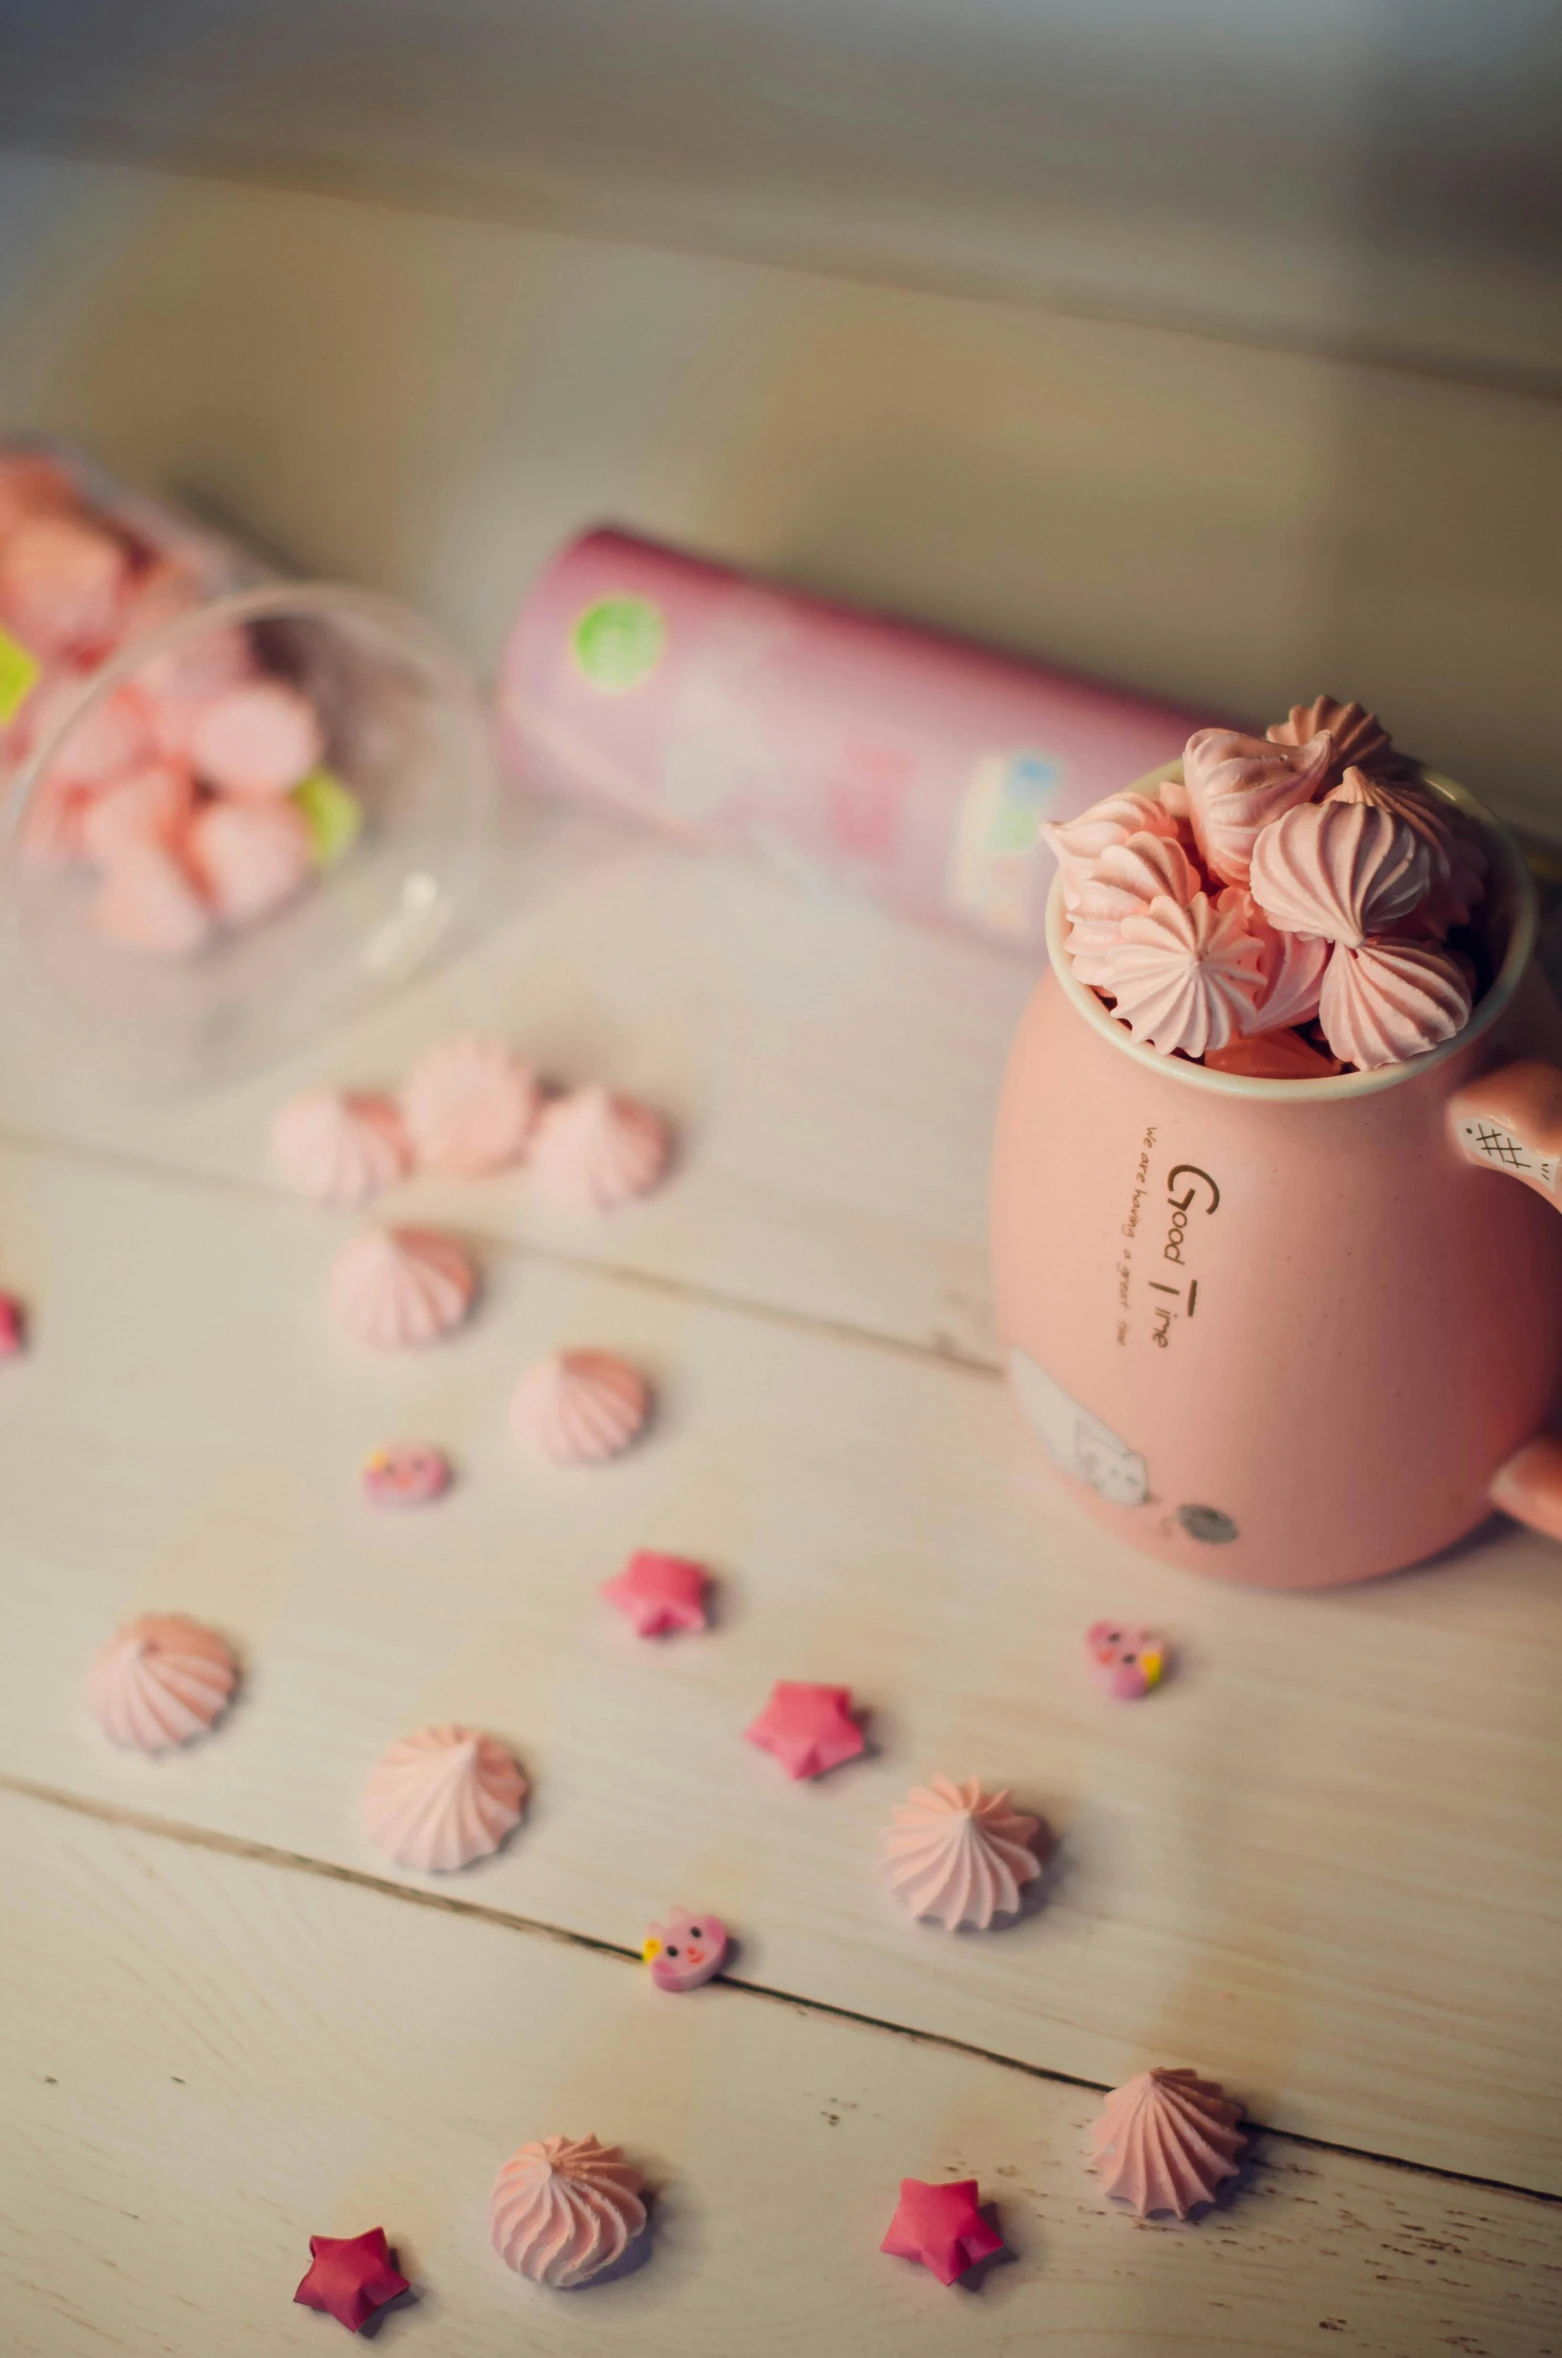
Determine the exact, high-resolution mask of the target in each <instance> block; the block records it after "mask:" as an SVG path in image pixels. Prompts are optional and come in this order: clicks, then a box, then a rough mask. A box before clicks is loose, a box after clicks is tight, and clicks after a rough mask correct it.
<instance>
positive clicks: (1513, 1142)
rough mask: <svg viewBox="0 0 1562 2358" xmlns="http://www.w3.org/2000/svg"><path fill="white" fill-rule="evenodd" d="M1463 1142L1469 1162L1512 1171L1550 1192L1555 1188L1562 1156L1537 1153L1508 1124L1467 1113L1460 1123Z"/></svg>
mask: <svg viewBox="0 0 1562 2358" xmlns="http://www.w3.org/2000/svg"><path fill="white" fill-rule="evenodd" d="M1459 1143H1460V1145H1461V1146H1462V1147H1463V1148H1464V1152H1465V1156H1466V1159H1467V1160H1468V1161H1470V1162H1472V1163H1485V1164H1486V1165H1487V1166H1488V1168H1489V1169H1491V1170H1493V1171H1511V1172H1512V1173H1513V1175H1514V1177H1515V1178H1519V1179H1528V1180H1529V1182H1530V1183H1531V1185H1532V1186H1533V1185H1535V1184H1537V1183H1538V1184H1539V1185H1540V1186H1541V1187H1543V1188H1545V1189H1546V1191H1547V1193H1548V1194H1549V1193H1552V1192H1554V1191H1555V1188H1556V1184H1557V1172H1558V1170H1559V1169H1562V1157H1559V1156H1557V1155H1554V1154H1536V1153H1535V1152H1534V1151H1533V1150H1532V1149H1531V1148H1530V1147H1528V1146H1526V1145H1525V1143H1524V1141H1523V1139H1522V1138H1516V1137H1515V1136H1514V1134H1513V1132H1512V1131H1511V1130H1510V1129H1508V1128H1507V1126H1506V1125H1505V1124H1504V1123H1502V1122H1496V1121H1491V1120H1486V1119H1483V1118H1482V1117H1481V1116H1479V1115H1470V1114H1467V1115H1466V1116H1465V1117H1464V1119H1463V1120H1462V1121H1461V1122H1460V1124H1459Z"/></svg>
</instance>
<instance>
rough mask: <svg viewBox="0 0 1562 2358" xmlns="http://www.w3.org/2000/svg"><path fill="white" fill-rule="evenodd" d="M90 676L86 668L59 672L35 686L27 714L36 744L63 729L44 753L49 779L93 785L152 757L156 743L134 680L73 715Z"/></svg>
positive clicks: (104, 783) (83, 700)
mask: <svg viewBox="0 0 1562 2358" xmlns="http://www.w3.org/2000/svg"><path fill="white" fill-rule="evenodd" d="M89 680H90V675H89V674H87V673H85V672H80V671H75V670H70V671H63V672H59V673H57V674H56V675H55V677H54V678H53V679H51V680H49V681H48V682H47V683H46V684H45V685H44V686H43V687H41V688H39V689H38V690H37V691H36V693H35V695H34V697H33V703H32V710H31V713H30V715H29V718H30V721H31V725H32V741H33V743H34V744H35V745H39V746H42V745H43V744H45V742H46V741H47V739H48V738H49V737H50V736H51V735H52V733H53V732H54V730H55V729H59V730H60V732H61V734H60V741H59V744H58V745H57V746H56V747H55V749H54V751H53V752H52V753H51V754H50V755H49V756H48V774H49V777H50V779H51V780H53V781H55V782H57V783H58V784H60V785H63V786H86V787H91V788H94V789H95V788H99V787H103V786H107V785H109V784H110V783H111V782H112V781H113V780H114V779H116V778H120V777H123V776H124V775H125V773H126V772H127V771H129V770H134V769H138V768H139V767H140V766H141V764H142V763H143V762H147V761H150V760H151V759H152V757H153V755H154V753H155V751H156V747H155V745H154V742H153V738H152V728H151V721H150V718H149V715H148V710H147V705H146V700H145V698H144V697H143V696H141V695H140V694H139V693H138V691H137V690H136V689H135V688H134V687H133V686H130V687H124V688H119V689H116V691H115V693H114V694H113V695H112V696H100V697H99V698H98V699H97V701H96V703H93V704H90V705H88V708H87V709H86V710H85V711H84V712H83V713H82V715H81V718H80V719H79V720H75V719H73V718H72V715H73V714H74V713H75V711H76V709H77V707H78V706H81V705H83V704H86V703H87V694H86V691H87V688H88V685H89Z"/></svg>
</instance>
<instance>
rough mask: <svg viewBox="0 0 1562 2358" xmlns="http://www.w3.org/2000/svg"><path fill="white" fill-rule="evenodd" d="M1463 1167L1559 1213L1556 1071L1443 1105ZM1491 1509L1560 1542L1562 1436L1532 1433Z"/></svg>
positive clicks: (1504, 1470)
mask: <svg viewBox="0 0 1562 2358" xmlns="http://www.w3.org/2000/svg"><path fill="white" fill-rule="evenodd" d="M1448 1119H1449V1125H1450V1129H1451V1134H1452V1137H1453V1142H1454V1145H1455V1147H1456V1149H1457V1150H1458V1152H1459V1153H1460V1154H1461V1155H1463V1157H1464V1159H1465V1161H1466V1162H1470V1163H1476V1164H1478V1165H1479V1166H1480V1167H1481V1168H1482V1169H1484V1170H1488V1171H1501V1172H1503V1173H1504V1174H1505V1175H1506V1176H1507V1177H1508V1178H1510V1179H1517V1180H1518V1181H1519V1183H1520V1185H1521V1186H1523V1187H1531V1188H1533V1189H1534V1191H1535V1193H1536V1194H1537V1195H1543V1196H1544V1197H1545V1199H1546V1201H1547V1202H1548V1203H1549V1204H1551V1205H1552V1206H1553V1208H1554V1209H1556V1210H1559V1211H1562V1186H1559V1180H1562V1070H1559V1069H1558V1067H1557V1066H1556V1065H1554V1064H1546V1063H1545V1062H1543V1061H1542V1060H1541V1059H1540V1058H1538V1057H1525V1058H1522V1059H1521V1060H1520V1061H1519V1062H1518V1063H1516V1064H1504V1065H1499V1066H1498V1067H1497V1069H1496V1070H1495V1071H1494V1072H1487V1073H1482V1074H1481V1076H1480V1078H1479V1080H1476V1081H1471V1082H1470V1083H1469V1084H1468V1086H1467V1087H1465V1088H1463V1089H1460V1090H1457V1091H1456V1092H1455V1094H1454V1096H1453V1097H1452V1098H1451V1099H1450V1100H1449V1105H1448ZM1491 1502H1492V1505H1493V1506H1495V1507H1500V1508H1501V1510H1502V1512H1503V1513H1504V1514H1505V1515H1511V1516H1512V1517H1513V1519H1514V1521H1515V1522H1518V1523H1526V1524H1528V1526H1529V1528H1530V1529H1531V1530H1532V1531H1541V1532H1544V1533H1545V1535H1546V1537H1547V1538H1548V1539H1562V1436H1559V1435H1557V1434H1554V1433H1537V1434H1536V1435H1535V1436H1534V1438H1533V1440H1529V1441H1526V1442H1525V1443H1524V1445H1523V1447H1522V1448H1521V1449H1516V1450H1515V1451H1514V1453H1513V1455H1512V1457H1510V1458H1509V1459H1508V1460H1507V1462H1506V1464H1504V1465H1500V1466H1499V1467H1498V1468H1497V1471H1496V1473H1495V1474H1494V1475H1493V1476H1492V1482H1491Z"/></svg>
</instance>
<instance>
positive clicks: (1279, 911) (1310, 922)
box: [1252, 740, 1432, 949]
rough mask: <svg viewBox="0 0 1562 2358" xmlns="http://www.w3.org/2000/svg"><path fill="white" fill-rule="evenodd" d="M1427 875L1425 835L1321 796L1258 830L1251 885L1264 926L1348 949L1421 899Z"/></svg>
mask: <svg viewBox="0 0 1562 2358" xmlns="http://www.w3.org/2000/svg"><path fill="white" fill-rule="evenodd" d="M1320 742H1321V740H1320ZM1431 873H1432V867H1431V854H1430V852H1429V851H1428V849H1427V845H1426V842H1425V840H1424V838H1423V837H1421V836H1419V835H1417V834H1416V832H1415V830H1414V829H1413V828H1412V827H1410V826H1409V825H1408V824H1407V823H1406V821H1405V820H1403V819H1398V818H1395V816H1394V815H1393V813H1392V812H1391V811H1380V810H1376V809H1374V808H1373V806H1372V805H1371V804H1369V803H1362V802H1320V803H1313V804H1309V805H1308V806H1307V808H1306V809H1304V810H1294V811H1287V812H1286V813H1285V814H1284V816H1283V817H1282V818H1279V819H1276V820H1275V821H1274V823H1273V825H1272V826H1269V827H1266V828H1265V829H1264V831H1263V833H1262V835H1261V836H1260V837H1259V839H1258V842H1257V844H1256V845H1255V847H1254V851H1253V874H1252V890H1253V898H1254V900H1255V901H1257V903H1258V905H1259V907H1260V908H1261V909H1262V910H1263V911H1264V914H1265V915H1266V916H1267V917H1268V918H1269V920H1270V922H1271V924H1274V925H1278V926H1280V927H1282V928H1283V929H1284V930H1285V931H1287V932H1290V933H1312V934H1322V935H1323V936H1324V937H1325V938H1326V939H1327V940H1329V941H1331V942H1344V943H1346V944H1347V945H1348V946H1349V947H1350V948H1353V949H1354V948H1355V947H1356V946H1357V945H1358V944H1360V943H1361V942H1363V941H1365V939H1366V937H1367V935H1368V934H1369V933H1383V932H1385V931H1386V930H1387V928H1388V927H1389V926H1390V925H1392V924H1393V923H1394V920H1395V919H1396V918H1397V917H1404V916H1406V915H1407V914H1408V913H1409V911H1410V910H1412V909H1413V908H1414V907H1415V906H1416V904H1417V902H1419V901H1421V900H1423V899H1424V898H1425V895H1426V889H1427V886H1428V884H1429V883H1430V881H1431Z"/></svg>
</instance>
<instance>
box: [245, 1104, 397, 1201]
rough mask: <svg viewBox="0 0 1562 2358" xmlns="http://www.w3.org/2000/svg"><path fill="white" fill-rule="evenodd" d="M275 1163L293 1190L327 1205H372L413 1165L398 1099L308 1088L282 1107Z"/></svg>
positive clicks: (274, 1136) (274, 1139)
mask: <svg viewBox="0 0 1562 2358" xmlns="http://www.w3.org/2000/svg"><path fill="white" fill-rule="evenodd" d="M271 1159H272V1161H273V1163H274V1164H275V1165H276V1168H277V1171H278V1173H279V1174H280V1176H281V1177H282V1178H283V1179H284V1180H285V1181H286V1182H287V1184H288V1186H289V1187H292V1188H296V1189H297V1191H298V1193H299V1194H300V1195H307V1196H312V1197H313V1198H314V1200H315V1202H316V1203H322V1204H362V1203H367V1202H368V1200H369V1198H370V1196H372V1195H378V1194H379V1192H380V1190H381V1189H382V1188H385V1187H390V1186H392V1185H393V1184H394V1183H395V1181H396V1180H398V1179H400V1178H403V1177H404V1176H405V1174H406V1173H407V1171H408V1170H409V1169H410V1167H411V1162H412V1157H411V1155H410V1153H409V1151H408V1147H407V1140H406V1135H405V1133H404V1132H403V1130H402V1126H401V1115H400V1113H399V1111H398V1110H397V1107H396V1105H395V1103H394V1101H393V1100H392V1099H391V1098H389V1097H370V1096H365V1095H362V1094H360V1093H358V1092H354V1091H346V1090H341V1089H305V1090H302V1091H301V1092H300V1094H299V1095H298V1096H297V1097H290V1098H289V1099H288V1101H287V1103H286V1104H285V1105H283V1106H280V1107H279V1108H278V1110H277V1113H276V1116H275V1118H274V1120H273V1121H272V1124H271Z"/></svg>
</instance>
